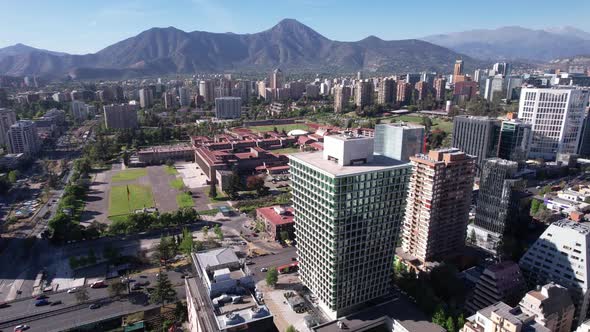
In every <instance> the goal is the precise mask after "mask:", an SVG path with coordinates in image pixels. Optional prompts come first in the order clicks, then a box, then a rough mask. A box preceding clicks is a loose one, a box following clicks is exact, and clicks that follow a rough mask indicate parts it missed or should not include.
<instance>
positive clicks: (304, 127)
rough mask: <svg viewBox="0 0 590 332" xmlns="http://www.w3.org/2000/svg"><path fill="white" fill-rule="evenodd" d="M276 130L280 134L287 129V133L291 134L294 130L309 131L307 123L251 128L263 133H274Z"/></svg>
mask: <svg viewBox="0 0 590 332" xmlns="http://www.w3.org/2000/svg"><path fill="white" fill-rule="evenodd" d="M274 128H277V130H278V131H279V132H280V131H282V130H283V129H285V131H286V132H290V131H291V130H294V129H302V130H305V131H309V127H308V126H307V125H306V124H305V123H293V124H285V125H269V126H254V127H249V129H251V130H252V131H255V132H263V131H273V130H274Z"/></svg>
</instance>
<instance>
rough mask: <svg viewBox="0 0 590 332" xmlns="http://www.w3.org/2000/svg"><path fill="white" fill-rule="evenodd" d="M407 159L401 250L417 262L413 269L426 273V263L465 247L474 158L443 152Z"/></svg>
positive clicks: (457, 153) (457, 152) (456, 152)
mask: <svg viewBox="0 0 590 332" xmlns="http://www.w3.org/2000/svg"><path fill="white" fill-rule="evenodd" d="M410 160H411V162H412V176H411V178H410V189H409V190H408V199H407V206H406V213H405V219H404V225H403V230H402V250H403V252H404V253H405V254H407V255H410V256H411V258H410V259H409V260H412V261H416V260H417V262H416V263H415V268H417V269H425V270H428V264H427V263H428V262H431V261H435V260H438V259H441V258H444V257H447V256H451V255H454V254H457V253H458V252H460V251H461V249H463V246H464V245H465V230H466V227H467V221H468V219H469V207H470V204H471V192H472V187H473V176H474V168H475V165H474V162H475V157H473V156H470V155H467V154H465V153H464V152H461V151H459V150H458V149H442V150H433V151H430V152H429V153H428V154H427V155H426V154H420V155H417V156H415V157H411V158H410Z"/></svg>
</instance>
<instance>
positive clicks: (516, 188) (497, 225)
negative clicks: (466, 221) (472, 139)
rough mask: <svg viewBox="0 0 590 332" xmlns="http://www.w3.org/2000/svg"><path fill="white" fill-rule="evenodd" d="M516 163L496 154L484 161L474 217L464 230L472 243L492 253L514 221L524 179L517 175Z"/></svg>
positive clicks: (516, 218)
mask: <svg viewBox="0 0 590 332" xmlns="http://www.w3.org/2000/svg"><path fill="white" fill-rule="evenodd" d="M517 172H518V163H517V162H514V161H508V160H504V159H500V158H490V159H486V160H485V161H484V165H483V169H482V171H481V177H480V182H479V193H478V195H477V206H476V208H475V221H474V223H473V224H471V225H469V229H468V231H469V232H470V233H471V232H474V233H475V235H476V239H475V240H476V243H475V244H476V245H477V246H479V247H481V248H483V249H485V250H488V251H490V252H493V253H496V252H497V246H498V244H499V243H500V241H501V240H502V238H503V235H504V234H505V232H506V231H507V230H508V229H509V228H510V226H511V225H513V224H514V223H515V222H517V221H518V208H519V198H520V195H518V193H519V192H520V191H523V190H524V186H525V183H524V182H523V180H521V179H519V178H518V177H517Z"/></svg>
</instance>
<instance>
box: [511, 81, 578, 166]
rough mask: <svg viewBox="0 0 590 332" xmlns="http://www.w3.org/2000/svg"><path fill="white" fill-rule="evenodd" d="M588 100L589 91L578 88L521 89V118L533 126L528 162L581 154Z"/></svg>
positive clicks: (519, 115) (519, 114) (519, 116)
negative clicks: (560, 155) (581, 138)
mask: <svg viewBox="0 0 590 332" xmlns="http://www.w3.org/2000/svg"><path fill="white" fill-rule="evenodd" d="M588 96H589V92H588V90H582V89H575V88H551V89H547V88H528V87H525V88H523V89H522V93H521V98H520V104H519V108H518V118H519V119H521V120H522V121H523V122H525V123H530V124H531V125H532V129H533V138H532V141H531V147H530V151H529V158H543V159H546V160H555V158H556V157H557V154H574V153H577V152H578V145H579V142H580V137H581V135H582V128H583V125H584V117H585V115H586V112H585V109H586V106H587V105H588Z"/></svg>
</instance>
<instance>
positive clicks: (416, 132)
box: [375, 122, 425, 162]
mask: <svg viewBox="0 0 590 332" xmlns="http://www.w3.org/2000/svg"><path fill="white" fill-rule="evenodd" d="M424 131H425V129H424V126H422V125H418V124H414V123H402V122H394V123H388V124H378V125H376V126H375V153H376V154H380V155H383V156H386V157H389V158H393V159H396V160H401V161H404V162H409V161H410V157H413V156H415V155H416V154H418V153H421V152H422V150H423V149H422V148H423V146H424Z"/></svg>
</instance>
